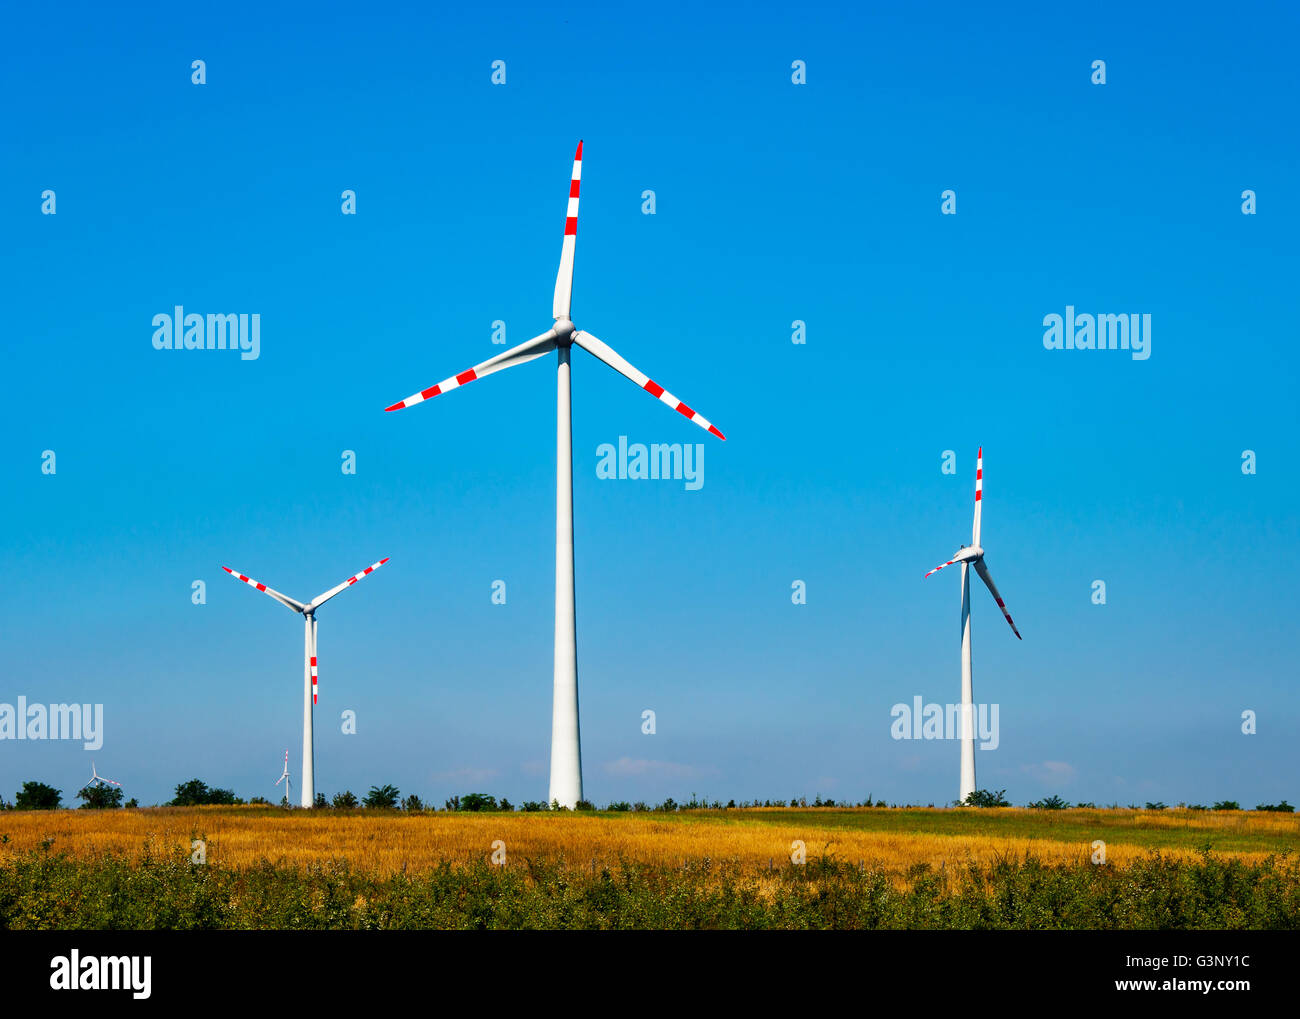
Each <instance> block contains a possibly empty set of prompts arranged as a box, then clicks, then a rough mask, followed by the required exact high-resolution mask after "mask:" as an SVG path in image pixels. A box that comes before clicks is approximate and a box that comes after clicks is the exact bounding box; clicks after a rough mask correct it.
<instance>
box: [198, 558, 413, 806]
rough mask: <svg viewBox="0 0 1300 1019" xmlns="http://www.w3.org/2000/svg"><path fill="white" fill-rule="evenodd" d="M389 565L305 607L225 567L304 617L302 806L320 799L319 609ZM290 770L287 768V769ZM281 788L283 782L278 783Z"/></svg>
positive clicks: (376, 565)
mask: <svg viewBox="0 0 1300 1019" xmlns="http://www.w3.org/2000/svg"><path fill="white" fill-rule="evenodd" d="M386 562H388V557H385V558H383V559H380V560H379V562H377V563H373V564H372V565H370V566H367V567H366V568H365V569H364V570H362V571H361V572H360V573H358V574H357V575H356V576H354V577H348V579H347V580H345V581H343V583H341V584H339V585H338V586H337V587H331V588H330V589H329V590H328V591H326V592H325V593H324V594H318V595H317V596H316V597H315V598H313V599H312V600H311V601H309V602H307V603H306V604H303V603H302V602H300V601H294V600H293V599H292V598H290V597H289V596H288V595H286V594H281V593H280V592H279V591H276V590H273V589H272V588H269V587H267V586H266V585H265V584H259V583H258V582H257V581H256V580H254V579H253V578H252V577H245V576H244V575H243V574H242V573H236V572H235V571H234V570H232V569H231V568H230V567H229V566H223V567H221V568H222V569H223V570H225V571H226V572H227V573H229V574H230V575H231V576H232V577H238V578H239V579H240V580H242V581H243V582H244V583H245V584H251V585H252V586H253V587H255V588H257V589H258V590H259V591H261V592H262V593H263V594H268V595H270V596H271V597H272V598H274V599H275V600H276V601H278V602H279V603H280V604H281V605H283V606H285V607H286V608H290V609H293V611H294V612H298V613H301V614H302V617H303V623H304V624H305V629H306V636H305V638H304V644H305V647H304V650H303V667H302V673H303V692H302V805H303V806H304V807H310V806H312V805H313V803H314V802H315V799H316V781H315V767H314V762H315V757H314V754H313V750H312V716H313V711H312V709H313V707H314V706H315V704H316V679H317V675H316V610H317V609H318V608H320V607H321V606H322V605H324V604H325V603H326V602H327V601H329V600H330V599H331V598H333V597H334V596H335V595H336V594H338V593H339V592H340V591H342V590H343V589H344V588H348V587H351V586H352V585H353V584H355V583H356V582H357V581H358V580H360V579H361V578H362V577H364V576H367V575H368V574H371V573H374V572H375V570H377V569H379V567H381V566H383V565H384V563H386ZM286 770H287V768H286ZM276 784H277V785H278V784H279V783H276Z"/></svg>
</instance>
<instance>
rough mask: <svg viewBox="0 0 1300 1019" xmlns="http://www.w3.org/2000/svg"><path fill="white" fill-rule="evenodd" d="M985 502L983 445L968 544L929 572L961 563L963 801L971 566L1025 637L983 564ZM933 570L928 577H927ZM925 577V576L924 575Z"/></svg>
mask: <svg viewBox="0 0 1300 1019" xmlns="http://www.w3.org/2000/svg"><path fill="white" fill-rule="evenodd" d="M983 505H984V447H983V446H981V447H980V449H979V453H978V455H977V456H976V460H975V523H974V525H973V526H972V528H971V541H970V544H969V545H962V546H961V548H960V549H959V550H958V552H957V554H956V555H955V556H953V557H952V558H951V559H949V560H948V561H947V562H946V563H944V564H943V566H936V567H935V568H934V569H932V570H931V571H930V573H938V572H939V571H940V570H942V569H943V568H944V567H945V566H951V565H953V563H961V796H960V797H959V798H958V799H959V800H960V802H962V803H965V802H966V798H967V797H968V796H970V794H971V793H973V792H974V791H975V701H974V692H973V689H972V678H971V653H970V568H971V567H972V566H973V567H974V568H975V572H976V573H978V574H979V575H980V580H982V581H984V584H985V586H987V587H988V589H989V593H990V594H991V595H993V600H994V601H995V602H997V603H998V608H1000V609H1001V610H1002V614H1003V615H1004V616H1006V617H1007V624H1008V625H1009V626H1010V627H1011V632H1012V633H1014V634H1015V635H1016V639H1017V640H1022V639H1023V638H1022V637H1021V636H1020V631H1019V630H1017V629H1016V624H1015V623H1013V622H1012V621H1011V613H1010V612H1008V611H1007V606H1006V603H1005V602H1003V600H1002V595H1000V594H998V589H997V587H996V586H995V585H994V583H993V578H992V577H991V576H990V575H989V568H988V567H987V566H985V565H984V549H983V547H982V546H981V545H980V510H981V509H982V507H983ZM930 573H927V574H926V575H925V576H926V577H928V576H929V575H930ZM921 579H922V580H924V579H925V578H924V577H922V578H921Z"/></svg>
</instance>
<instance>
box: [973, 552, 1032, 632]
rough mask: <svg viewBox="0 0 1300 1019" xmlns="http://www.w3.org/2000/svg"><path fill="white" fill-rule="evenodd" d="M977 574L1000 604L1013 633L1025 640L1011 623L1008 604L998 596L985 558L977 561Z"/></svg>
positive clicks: (999, 606)
mask: <svg viewBox="0 0 1300 1019" xmlns="http://www.w3.org/2000/svg"><path fill="white" fill-rule="evenodd" d="M975 572H976V573H978V574H979V575H980V580H982V581H984V585H985V586H986V587H987V588H988V589H989V594H991V595H993V600H994V601H995V602H997V603H998V608H1000V609H1001V610H1002V614H1003V615H1004V616H1006V617H1007V625H1008V626H1010V627H1011V632H1012V633H1014V634H1015V635H1016V639H1017V640H1024V638H1023V637H1021V636H1020V631H1019V630H1017V629H1016V624H1015V623H1013V622H1012V621H1011V613H1010V612H1008V611H1007V605H1006V602H1004V601H1003V600H1002V595H1000V594H998V589H997V587H996V586H995V585H994V583H993V578H992V577H991V576H989V568H988V567H987V566H985V565H984V559H983V557H981V558H979V559H976V560H975Z"/></svg>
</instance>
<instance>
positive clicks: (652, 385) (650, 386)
mask: <svg viewBox="0 0 1300 1019" xmlns="http://www.w3.org/2000/svg"><path fill="white" fill-rule="evenodd" d="M573 342H574V343H576V344H578V346H580V347H581V348H582V349H583V350H585V351H587V352H588V353H590V354H594V355H595V356H596V357H598V358H600V359H601V360H602V361H604V362H605V363H606V364H607V365H609V366H610V367H611V368H613V369H614V370H615V371H616V372H618V373H619V374H620V375H623V376H625V377H626V378H629V379H631V380H632V381H633V382H635V383H636V384H637V385H638V386H640V387H641V388H642V389H644V390H645V391H646V392H647V393H649V394H650V395H651V396H656V397H658V398H659V400H660V401H661V402H663V403H666V404H667V405H668V406H669V407H671V408H672V409H673V410H675V411H677V413H679V414H681V415H683V416H685V417H686V418H688V419H690V420H691V421H694V422H695V423H696V424H697V425H699V426H700V427H701V428H703V429H704V430H705V431H706V432H708V433H709V434H711V435H716V436H717V437H718V438H719V439H722V440H724V441H725V440H726V438H727V437H726V436H725V435H723V434H722V433H721V432H720V431H718V429H717V428H715V427H714V426H713V425H711V424H710V423H709V422H708V420H707V419H706V418H705V417H704V415H703V414H700V413H699V412H697V411H695V410H692V409H691V408H690V407H688V406H686V404H684V403H682V401H681V400H679V399H677V397H675V396H673V394H672V393H670V392H668V390H666V389H664V387H663V386H661V385H659V383H657V382H655V380H654V379H652V378H650V377H649V376H648V375H646V374H645V373H644V372H641V371H638V370H637V369H636V368H633V367H632V365H630V364H628V363H627V362H626V361H624V360H623V358H621V357H619V355H618V354H617V352H615V350H614V349H613V348H612V347H611V346H609V344H607V343H603V342H601V341H600V340H598V339H597V338H596V337H594V336H592V335H591V333H588V332H583V331H582V330H578V332H576V333H574V334H573Z"/></svg>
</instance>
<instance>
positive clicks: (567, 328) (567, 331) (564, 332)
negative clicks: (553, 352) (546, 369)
mask: <svg viewBox="0 0 1300 1019" xmlns="http://www.w3.org/2000/svg"><path fill="white" fill-rule="evenodd" d="M552 328H553V329H554V330H555V342H556V343H557V344H558V345H559V346H561V347H567V346H569V345H570V344H571V343H572V342H573V334H574V333H575V332H576V331H577V330H576V329H575V328H574V325H573V323H572V322H570V321H569V320H568V319H567V318H557V319H556V320H555V325H554V326H552Z"/></svg>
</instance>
